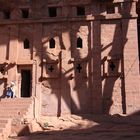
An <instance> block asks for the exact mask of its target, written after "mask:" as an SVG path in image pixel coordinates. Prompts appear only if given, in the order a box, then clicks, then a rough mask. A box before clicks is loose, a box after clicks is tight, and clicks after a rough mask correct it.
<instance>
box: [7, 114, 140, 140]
mask: <svg viewBox="0 0 140 140" xmlns="http://www.w3.org/2000/svg"><path fill="white" fill-rule="evenodd" d="M139 120H140V117H139V116H136V117H124V116H123V117H122V116H119V115H116V116H110V117H106V116H86V117H85V116H75V115H72V116H69V117H68V116H67V117H60V118H52V117H51V118H47V119H45V120H43V119H42V122H39V124H38V126H37V125H36V124H35V127H36V129H35V128H34V130H36V131H34V132H32V133H31V134H27V135H25V136H19V137H11V138H9V140H140V121H139ZM46 121H47V123H48V126H47V127H46V128H45V127H42V125H43V123H44V124H45V122H46ZM39 126H41V129H40V130H39ZM37 127H38V128H37Z"/></svg>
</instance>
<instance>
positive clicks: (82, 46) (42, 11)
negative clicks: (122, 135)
mask: <svg viewBox="0 0 140 140" xmlns="http://www.w3.org/2000/svg"><path fill="white" fill-rule="evenodd" d="M0 3H1V9H0V96H1V97H3V95H4V94H5V88H6V86H7V84H9V83H10V82H11V81H15V82H16V86H17V91H18V95H17V96H18V98H25V97H26V98H30V97H32V98H33V99H34V101H35V102H34V111H35V114H36V116H47V115H52V116H60V115H65V114H99V113H106V114H116V113H120V114H130V113H133V112H135V111H138V110H140V89H139V86H140V75H139V51H138V36H137V33H138V32H137V27H138V25H137V16H138V15H137V14H136V5H137V0H114V1H111V0H18V1H15V0H10V1H9V0H1V1H0ZM137 9H139V8H137ZM138 11H140V10H138Z"/></svg>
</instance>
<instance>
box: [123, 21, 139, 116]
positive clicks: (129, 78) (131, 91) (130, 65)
mask: <svg viewBox="0 0 140 140" xmlns="http://www.w3.org/2000/svg"><path fill="white" fill-rule="evenodd" d="M122 33H123V56H124V80H125V95H126V113H127V114H130V113H132V112H135V111H138V110H140V104H139V102H140V90H139V86H140V85H139V83H140V81H139V77H140V75H139V57H138V40H137V20H136V19H123V20H122Z"/></svg>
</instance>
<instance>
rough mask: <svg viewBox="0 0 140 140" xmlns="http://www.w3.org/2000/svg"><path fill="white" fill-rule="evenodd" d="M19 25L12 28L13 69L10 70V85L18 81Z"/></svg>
mask: <svg viewBox="0 0 140 140" xmlns="http://www.w3.org/2000/svg"><path fill="white" fill-rule="evenodd" d="M18 28H19V27H18V26H17V25H11V26H10V41H9V61H10V63H12V64H11V68H10V69H9V70H8V83H10V82H11V81H17V65H16V62H17V57H18V44H19V43H18V32H19V29H18Z"/></svg>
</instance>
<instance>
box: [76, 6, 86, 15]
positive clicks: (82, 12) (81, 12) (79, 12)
mask: <svg viewBox="0 0 140 140" xmlns="http://www.w3.org/2000/svg"><path fill="white" fill-rule="evenodd" d="M84 15H85V7H84V6H78V7H77V16H84Z"/></svg>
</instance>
